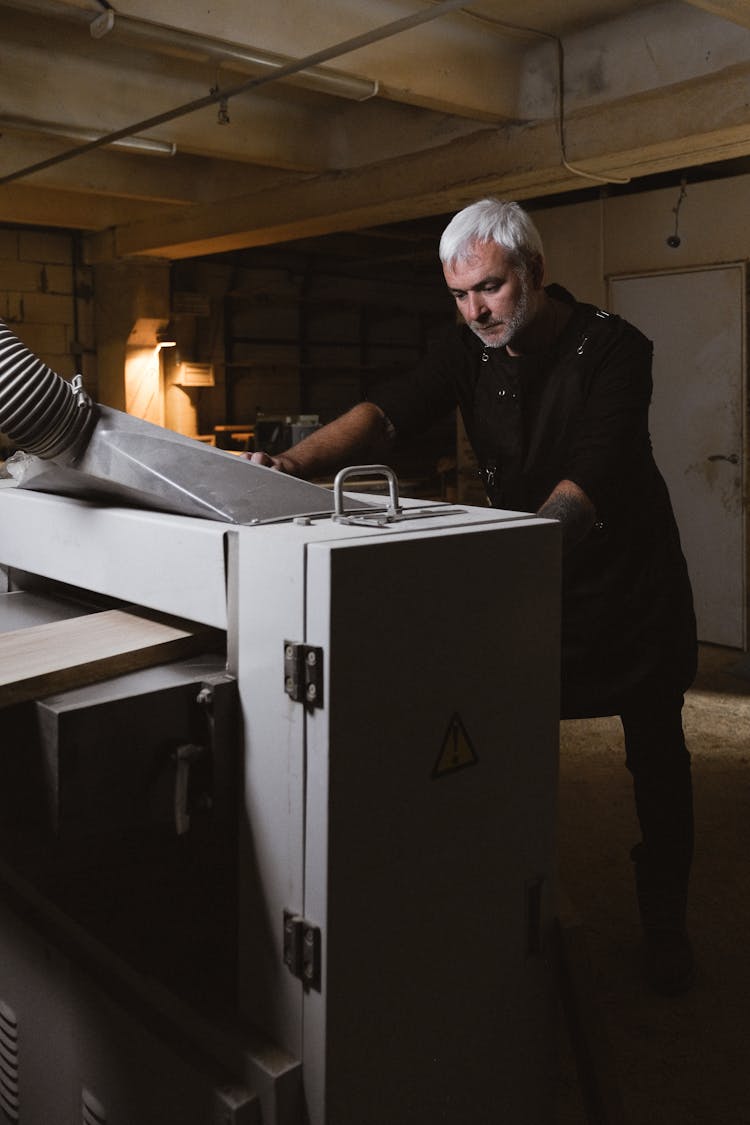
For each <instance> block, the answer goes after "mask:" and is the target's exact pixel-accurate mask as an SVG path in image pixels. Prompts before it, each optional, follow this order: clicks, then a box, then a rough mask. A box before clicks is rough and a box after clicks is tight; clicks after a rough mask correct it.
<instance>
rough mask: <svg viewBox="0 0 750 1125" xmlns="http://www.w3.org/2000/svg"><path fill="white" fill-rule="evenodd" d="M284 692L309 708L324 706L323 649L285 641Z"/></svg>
mask: <svg viewBox="0 0 750 1125" xmlns="http://www.w3.org/2000/svg"><path fill="white" fill-rule="evenodd" d="M284 691H285V692H286V693H287V695H288V696H289V697H290V698H291V699H293V700H294V701H295V703H305V704H307V706H308V707H322V706H323V649H322V648H319V647H316V646H315V645H304V644H298V643H297V642H295V641H284Z"/></svg>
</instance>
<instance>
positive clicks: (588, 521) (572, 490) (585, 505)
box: [537, 480, 596, 554]
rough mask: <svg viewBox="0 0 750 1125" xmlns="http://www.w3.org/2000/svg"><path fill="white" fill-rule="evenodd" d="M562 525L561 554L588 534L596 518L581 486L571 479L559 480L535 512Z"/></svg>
mask: <svg viewBox="0 0 750 1125" xmlns="http://www.w3.org/2000/svg"><path fill="white" fill-rule="evenodd" d="M537 515H538V516H544V517H545V518H546V519H550V520H559V521H560V524H561V526H562V541H563V554H564V553H565V552H567V551H569V550H570V548H571V547H574V546H575V545H576V543H580V541H581V540H582V539H583V538H584V537H585V536H586V535H588V533H589V531H591V528H592V527H593V526H594V522H595V520H596V508H595V507H594V505H593V504H592V502H591V501H590V500H589V498H588V496H587V495H586V493H585V492H584V491H583V489H582V488H579V486H578V485H577V484H576V483H575V482H574V481H572V480H561V481H560V483H559V484H557V485H555V487H554V488H553V490H552V492H551V493H550V494H549V496H548V497H547V499H546V500H545V501H544V503H543V504H542V506H541V508H540V509H539V511H538V512H537Z"/></svg>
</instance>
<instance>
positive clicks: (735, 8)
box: [687, 0, 750, 29]
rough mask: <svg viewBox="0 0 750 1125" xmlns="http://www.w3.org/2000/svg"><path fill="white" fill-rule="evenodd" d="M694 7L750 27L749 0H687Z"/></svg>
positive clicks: (740, 25) (741, 25)
mask: <svg viewBox="0 0 750 1125" xmlns="http://www.w3.org/2000/svg"><path fill="white" fill-rule="evenodd" d="M687 3H688V4H690V6H691V7H693V8H700V9H701V10H702V11H704V12H710V13H711V14H712V15H714V16H720V17H721V19H723V20H728V21H729V22H730V23H736V24H737V25H738V26H739V27H746V28H749V29H750V4H748V2H747V0H687Z"/></svg>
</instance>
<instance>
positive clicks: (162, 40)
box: [6, 0, 378, 102]
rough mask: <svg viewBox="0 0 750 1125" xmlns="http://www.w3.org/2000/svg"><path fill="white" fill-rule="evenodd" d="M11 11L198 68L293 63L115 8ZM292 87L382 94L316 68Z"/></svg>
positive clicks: (48, 6)
mask: <svg viewBox="0 0 750 1125" xmlns="http://www.w3.org/2000/svg"><path fill="white" fill-rule="evenodd" d="M6 6H9V7H11V8H18V9H20V10H22V11H29V12H36V13H40V14H43V15H49V16H55V17H58V18H61V19H66V20H69V21H71V22H74V23H78V24H83V25H88V29H89V33H90V35H91V37H92V39H103V38H105V37H107V36H111V37H112V38H113V39H116V40H122V41H123V42H126V43H132V44H137V45H139V46H141V47H143V48H145V49H147V50H156V51H158V52H160V53H161V54H166V55H173V56H176V57H177V58H183V59H184V58H189V59H193V60H195V61H196V62H206V61H210V62H214V63H219V64H222V63H224V64H226V65H227V66H230V67H232V68H233V69H234V70H239V71H245V72H249V73H252V74H258V73H261V74H263V75H266V74H268V75H271V76H273V75H274V73H275V72H276V71H277V70H279V69H280V68H281V67H282V66H285V65H286V64H287V63H289V62H290V61H291V60H290V59H289V57H288V56H285V55H279V54H277V53H276V52H274V51H263V50H260V49H257V48H255V47H247V46H240V45H238V44H235V43H230V42H228V41H227V40H226V39H215V38H213V37H212V36H209V35H201V34H200V33H198V32H194V31H185V30H183V29H182V28H176V27H168V26H167V25H165V24H160V23H151V22H150V21H148V20H141V19H138V18H137V17H135V16H125V15H120V13H119V12H116V11H115V10H114V9H113V8H107V9H106V10H105V11H103V12H100V13H98V14H95V13H94V12H92V11H89V10H87V9H85V8H79V7H71V6H70V5H68V4H65V3H62V2H61V0H6ZM293 81H294V82H295V83H296V84H298V85H300V86H304V87H305V88H306V89H309V90H316V91H318V92H319V93H322V94H330V95H331V96H332V97H338V98H349V99H351V100H352V101H358V102H361V101H366V100H367V99H368V98H373V97H375V95H376V94H377V93H378V83H377V81H373V80H370V79H366V78H357V77H356V76H354V75H347V74H337V73H336V72H335V71H330V70H323V69H321V68H318V67H314V66H311V67H308V68H306V69H305V70H303V71H301V72H299V73H297V74H295V75H294V76H293Z"/></svg>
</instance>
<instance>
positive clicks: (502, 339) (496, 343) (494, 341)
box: [469, 274, 531, 348]
mask: <svg viewBox="0 0 750 1125" xmlns="http://www.w3.org/2000/svg"><path fill="white" fill-rule="evenodd" d="M520 282H521V295H520V296H519V298H518V301H517V302H516V307H515V309H514V310H513V313H512V315H511V316H510V318H509V319H508V320H505V321H503V322H502V324H503V329H504V330H503V332H501V334H500V335H499V336H497V335H494V334H493V335H491V336H489V337H488V336H487V330H488V328H491V327H492V326H493V322H490V323H489V324H480V323H478V322H477V321H476V320H470V321H469V328H470V329H471V330H472V332H473V333H474V334H475V335H476V336H478V337H479V339H480V340H481V341H482V343H483V344H484V346H485V347H486V348H504V347H506V345H508V344H509V343H510V342H511V340H512V339H513V337H514V336H515V335H516V334H517V333H518V332H520V331H521V329H522V328H524V327H525V326H526V322H527V320H528V315H529V303H530V302H529V296H530V294H531V286H530V285H529V279H528V278H527V277H526V275H525V274H522V275H521V276H520ZM494 323H495V324H496V323H497V322H494Z"/></svg>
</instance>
